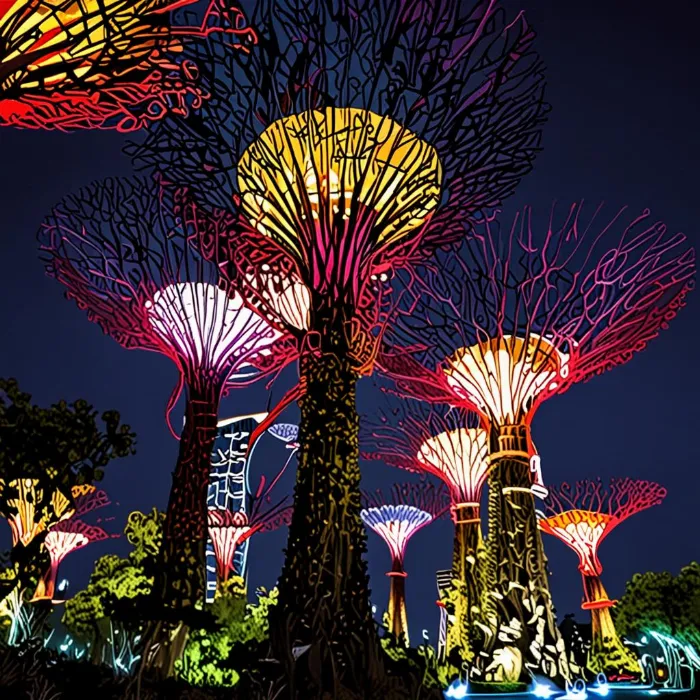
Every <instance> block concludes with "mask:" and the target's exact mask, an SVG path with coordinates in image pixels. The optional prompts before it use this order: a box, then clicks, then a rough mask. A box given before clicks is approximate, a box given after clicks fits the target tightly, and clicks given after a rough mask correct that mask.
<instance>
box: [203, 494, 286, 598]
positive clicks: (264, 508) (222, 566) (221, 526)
mask: <svg viewBox="0 0 700 700" xmlns="http://www.w3.org/2000/svg"><path fill="white" fill-rule="evenodd" d="M267 498H268V497H261V496H260V495H258V498H256V499H255V500H254V502H253V505H252V507H251V509H250V512H249V513H245V512H244V511H235V512H233V511H230V510H228V509H226V508H209V510H208V515H207V517H208V524H209V537H210V538H211V541H212V545H213V547H214V554H215V556H216V569H217V578H218V582H219V583H220V584H221V583H224V582H226V581H228V578H229V576H230V575H231V573H232V572H233V569H234V555H235V553H236V549H237V548H238V547H240V546H241V545H242V544H243V543H244V542H245V541H246V540H247V539H248V538H250V537H252V536H253V535H254V534H255V533H256V532H270V531H272V530H276V529H277V528H279V527H282V526H283V525H289V522H290V520H291V515H292V512H291V507H290V506H289V505H288V504H287V503H286V499H285V500H283V501H282V502H280V503H276V504H274V505H266V500H267Z"/></svg>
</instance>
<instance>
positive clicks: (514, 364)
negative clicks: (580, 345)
mask: <svg viewBox="0 0 700 700" xmlns="http://www.w3.org/2000/svg"><path fill="white" fill-rule="evenodd" d="M568 363H569V355H568V354H566V353H563V352H561V351H560V350H559V349H558V348H556V347H555V346H554V345H553V344H552V343H551V342H549V341H548V340H546V339H545V338H543V337H541V336H539V335H536V334H534V333H531V334H529V335H528V337H527V338H526V339H523V338H519V337H516V336H512V335H503V336H500V337H498V338H494V339H492V340H490V341H488V342H484V343H476V344H475V345H471V346H470V347H467V348H460V349H459V350H458V351H457V352H456V353H455V354H454V355H452V356H451V357H449V358H448V359H447V366H446V367H445V373H446V375H447V382H448V384H449V385H450V387H451V388H452V390H453V391H454V392H455V394H456V395H457V396H459V397H460V398H462V399H465V400H467V401H470V402H471V403H472V404H474V405H475V406H476V408H478V409H479V410H480V411H482V412H484V413H485V414H486V416H487V417H488V418H489V420H491V421H492V422H493V423H495V424H496V425H514V424H518V423H521V422H523V421H524V420H525V418H526V417H527V415H528V413H529V411H530V410H531V409H532V408H533V406H534V405H535V403H536V400H537V399H538V398H539V397H541V395H542V394H544V393H545V392H551V391H555V390H556V389H557V386H558V383H559V381H560V379H564V378H566V376H567V375H568V372H569V365H568Z"/></svg>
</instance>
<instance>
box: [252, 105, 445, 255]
mask: <svg viewBox="0 0 700 700" xmlns="http://www.w3.org/2000/svg"><path fill="white" fill-rule="evenodd" d="M441 180H442V168H441V165H440V161H439V159H438V156H437V153H436V152H435V149H434V148H433V147H432V146H430V145H429V144H427V143H425V142H424V141H422V140H421V139H420V138H418V137H417V136H416V135H415V134H413V133H412V132H411V131H409V130H408V129H406V128H405V127H403V126H402V125H401V124H398V123H396V122H394V121H392V120H391V119H389V118H388V117H381V116H379V115H377V114H374V113H373V112H369V111H366V110H362V109H355V108H349V107H348V108H345V107H343V108H330V107H328V108H326V109H323V110H312V111H308V112H305V113H303V114H295V115H293V116H289V117H284V118H282V119H279V120H277V121H276V122H274V123H273V124H271V125H270V126H268V127H267V129H265V131H264V132H263V133H262V134H261V135H260V137H259V138H258V139H257V140H256V141H255V142H254V143H252V144H251V145H250V146H249V147H248V149H247V150H246V151H245V152H244V153H243V156H242V157H241V159H240V162H239V164H238V186H239V189H240V192H241V195H242V201H243V211H244V213H245V214H246V216H247V217H248V218H249V220H250V221H251V222H252V223H253V225H254V226H255V227H256V228H257V229H258V230H259V231H260V232H261V233H263V234H264V235H267V236H270V237H271V238H273V239H275V240H276V241H278V242H279V243H280V244H282V245H284V246H285V247H286V248H287V250H290V251H291V252H293V253H294V254H296V255H297V257H298V258H301V259H305V258H306V257H307V256H306V255H304V252H303V251H304V250H305V249H308V248H307V246H309V245H311V246H314V245H315V246H318V247H320V248H330V247H332V246H333V243H330V242H329V241H328V233H327V232H328V230H332V229H333V228H338V226H337V223H336V222H338V221H339V220H341V221H343V222H344V224H343V225H342V226H341V227H340V230H339V231H337V234H339V235H340V236H350V237H353V238H355V239H357V238H358V237H359V236H361V235H362V236H365V239H364V240H368V241H369V242H370V243H371V244H372V245H375V246H384V245H387V244H390V243H393V242H395V241H397V240H399V239H401V238H403V237H404V236H405V235H406V234H407V233H408V232H410V231H411V230H413V229H415V228H416V227H418V226H420V225H421V224H422V223H423V222H424V221H425V220H426V218H427V217H428V216H429V214H430V212H431V211H432V210H434V209H435V208H436V207H437V205H438V203H439V199H440V185H441ZM368 216H370V217H371V218H367V217H368ZM353 217H354V218H353ZM349 220H354V222H355V224H354V225H353V230H352V231H350V230H349V229H348V223H347V222H348V221H349ZM334 224H335V226H334ZM321 228H322V229H324V231H325V232H324V233H323V234H321V233H318V230H319V229H321ZM359 231H363V232H364V233H362V234H361V233H358V232H359ZM332 238H333V237H331V239H332ZM339 242H340V241H339V240H337V236H336V240H335V241H334V243H335V244H336V245H337V244H338V243H339ZM353 247H354V246H353Z"/></svg>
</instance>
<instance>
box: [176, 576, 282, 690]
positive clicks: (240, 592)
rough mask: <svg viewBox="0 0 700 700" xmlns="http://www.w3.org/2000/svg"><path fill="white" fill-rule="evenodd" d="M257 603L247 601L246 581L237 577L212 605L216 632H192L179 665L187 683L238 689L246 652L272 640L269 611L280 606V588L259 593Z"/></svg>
mask: <svg viewBox="0 0 700 700" xmlns="http://www.w3.org/2000/svg"><path fill="white" fill-rule="evenodd" d="M256 593H257V597H258V600H257V602H256V603H248V602H247V600H246V588H245V582H244V581H243V579H242V578H241V577H239V576H234V577H232V578H231V579H229V580H228V581H226V582H225V583H224V586H223V591H222V592H221V593H220V594H219V595H217V597H216V598H215V600H214V602H213V603H212V604H211V612H212V614H213V616H214V618H215V624H214V626H213V627H212V629H198V630H195V631H193V632H191V633H190V636H189V639H188V641H187V646H186V647H185V651H184V654H183V657H182V659H181V660H178V661H177V662H176V664H175V667H176V669H177V672H178V674H179V676H180V678H182V679H183V680H185V681H187V682H188V683H190V684H191V685H196V686H228V687H230V686H234V685H236V684H237V683H238V681H239V680H240V677H241V673H243V672H244V671H245V670H247V669H244V668H243V665H245V661H243V659H244V658H245V657H246V656H248V654H247V653H246V652H248V651H250V650H251V648H252V647H257V646H258V645H259V644H261V643H262V642H264V641H265V640H266V639H267V638H268V621H267V618H268V612H269V610H270V608H271V607H272V606H273V605H276V604H277V589H275V588H273V589H272V590H271V591H270V592H269V593H268V592H267V590H266V589H264V588H258V590H257V591H256Z"/></svg>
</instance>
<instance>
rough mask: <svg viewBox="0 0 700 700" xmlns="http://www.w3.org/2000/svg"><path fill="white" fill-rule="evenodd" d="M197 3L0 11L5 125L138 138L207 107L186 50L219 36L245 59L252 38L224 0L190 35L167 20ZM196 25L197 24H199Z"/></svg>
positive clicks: (35, 4)
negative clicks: (142, 131) (154, 125)
mask: <svg viewBox="0 0 700 700" xmlns="http://www.w3.org/2000/svg"><path fill="white" fill-rule="evenodd" d="M197 2H198V0H7V1H6V2H3V3H0V125H11V126H17V127H24V128H30V129H39V128H41V129H51V128H53V129H60V130H64V131H65V130H72V129H82V128H116V129H118V130H119V131H132V130H134V129H138V128H141V127H142V126H144V125H145V124H148V123H150V122H153V121H156V120H158V119H161V118H162V117H163V116H165V114H168V113H174V114H182V115H186V114H187V113H188V111H189V109H190V107H193V108H198V107H199V106H200V105H201V103H202V100H203V99H206V98H209V97H210V95H209V94H207V93H206V92H205V91H204V90H203V89H202V87H201V85H199V80H198V69H197V65H196V64H195V63H194V62H193V61H191V60H189V59H187V58H183V57H181V55H182V51H183V42H187V41H194V40H195V39H197V38H200V39H202V38H205V37H207V36H209V35H210V34H211V33H213V32H219V33H222V34H223V35H224V36H226V40H227V42H228V43H229V44H230V45H231V46H232V47H233V46H235V47H236V48H237V49H240V50H243V51H247V50H249V47H250V46H251V45H253V44H254V43H255V34H254V32H253V31H252V30H251V29H250V28H248V27H245V26H244V22H243V16H242V15H241V13H240V11H239V10H238V8H237V7H236V6H235V5H234V4H233V3H231V2H229V1H228V0H206V7H205V9H204V12H203V15H201V16H200V17H198V18H197V17H196V16H194V15H193V16H192V19H193V21H194V23H193V24H192V25H191V26H187V25H178V24H177V23H176V22H175V21H174V19H173V21H171V19H170V14H171V12H173V11H174V10H177V9H178V8H181V7H183V6H188V5H192V4H194V3H197ZM195 20H196V21H195Z"/></svg>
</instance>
